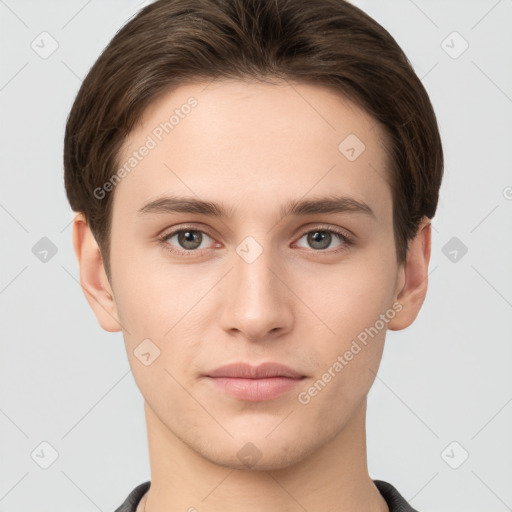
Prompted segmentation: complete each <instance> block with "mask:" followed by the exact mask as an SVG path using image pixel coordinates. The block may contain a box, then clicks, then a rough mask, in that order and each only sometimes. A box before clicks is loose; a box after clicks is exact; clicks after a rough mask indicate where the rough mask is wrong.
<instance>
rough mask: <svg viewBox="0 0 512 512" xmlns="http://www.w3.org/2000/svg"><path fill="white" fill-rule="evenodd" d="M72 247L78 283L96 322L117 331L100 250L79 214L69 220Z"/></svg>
mask: <svg viewBox="0 0 512 512" xmlns="http://www.w3.org/2000/svg"><path fill="white" fill-rule="evenodd" d="M73 247H74V250H75V254H76V257H77V259H78V266H79V271H80V284H81V286H82V290H83V292H84V295H85V298H86V299H87V302H88V303H89V305H90V306H91V308H92V310H93V312H94V314H95V316H96V318H97V320H98V322H99V324H100V325H101V327H102V328H103V329H105V330H106V331H108V332H118V331H120V330H121V323H120V321H119V316H118V313H117V307H116V304H115V301H114V293H113V290H112V288H111V286H110V283H109V282H108V279H107V275H106V272H105V268H104V265H103V259H102V257H101V252H100V249H99V247H98V244H97V242H96V239H95V238H94V235H93V234H92V232H91V230H90V228H89V225H88V224H87V220H86V219H85V216H84V215H83V214H82V213H77V215H76V216H75V219H74V221H73Z"/></svg>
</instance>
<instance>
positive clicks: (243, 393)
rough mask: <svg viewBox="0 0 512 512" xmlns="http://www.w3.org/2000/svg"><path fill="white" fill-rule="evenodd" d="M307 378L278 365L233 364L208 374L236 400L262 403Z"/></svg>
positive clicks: (213, 382)
mask: <svg viewBox="0 0 512 512" xmlns="http://www.w3.org/2000/svg"><path fill="white" fill-rule="evenodd" d="M305 378H306V376H305V375H302V374H300V373H299V372H297V371H295V370H293V369H292V368H289V367H288V366H285V365H282V364H279V363H269V362H267V363H262V364H260V365H259V366H251V365H250V364H247V363H232V364H228V365H226V366H221V367H220V368H217V369H216V370H213V371H211V372H209V373H208V375H206V380H207V381H208V382H209V383H210V384H211V385H212V386H213V387H214V389H216V390H220V391H221V392H222V393H224V394H227V395H230V396H231V397H233V398H235V399H237V400H243V401H249V402H262V401H268V400H273V399H274V398H277V397H279V396H280V395H283V394H285V393H289V392H291V391H292V390H293V389H295V388H296V387H297V386H298V385H299V383H301V381H302V379H305Z"/></svg>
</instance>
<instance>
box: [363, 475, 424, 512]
mask: <svg viewBox="0 0 512 512" xmlns="http://www.w3.org/2000/svg"><path fill="white" fill-rule="evenodd" d="M373 483H374V484H375V486H376V487H377V489H378V490H379V492H380V493H381V494H382V497H383V498H384V499H385V500H386V503H387V505H388V508H389V512H418V511H417V510H416V509H415V508H412V507H411V505H409V503H407V501H406V500H405V498H404V497H403V496H402V495H401V494H400V493H399V492H398V491H397V489H396V488H395V487H393V485H391V484H390V483H388V482H385V481H384V480H374V481H373Z"/></svg>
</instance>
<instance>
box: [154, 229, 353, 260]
mask: <svg viewBox="0 0 512 512" xmlns="http://www.w3.org/2000/svg"><path fill="white" fill-rule="evenodd" d="M184 231H194V232H197V233H203V234H205V235H207V236H209V237H210V238H212V239H213V236H211V235H210V234H209V233H208V232H206V231H203V230H201V229H196V228H195V227H194V226H183V227H181V228H179V229H175V230H174V231H170V232H168V233H165V234H164V235H162V236H161V237H159V238H158V241H159V243H160V244H161V245H162V246H163V248H164V249H165V250H167V251H169V252H170V253H171V254H173V255H179V256H186V257H192V256H197V254H198V253H201V251H202V250H206V249H202V250H201V249H199V250H198V249H194V250H186V249H182V250H178V249H175V248H174V247H172V246H171V245H169V244H168V243H167V241H168V240H169V239H170V238H172V237H173V236H174V235H176V234H178V233H181V232H184ZM314 231H321V232H325V233H332V234H334V235H336V236H338V237H339V238H340V240H341V241H342V242H343V243H344V244H343V245H342V246H341V247H340V248H338V249H336V250H335V251H329V250H328V249H318V250H315V249H311V250H312V251H313V252H315V253H319V254H322V255H333V254H337V253H339V252H342V251H345V250H347V248H348V247H350V246H351V245H353V244H354V242H355V240H354V238H352V237H351V236H349V235H348V234H347V233H345V232H344V231H341V230H339V229H338V228H334V227H332V226H329V228H326V227H314V228H313V229H308V230H307V231H304V232H303V233H302V234H301V235H300V237H299V238H298V240H300V239H301V238H302V237H303V236H304V235H307V234H309V233H312V232H314Z"/></svg>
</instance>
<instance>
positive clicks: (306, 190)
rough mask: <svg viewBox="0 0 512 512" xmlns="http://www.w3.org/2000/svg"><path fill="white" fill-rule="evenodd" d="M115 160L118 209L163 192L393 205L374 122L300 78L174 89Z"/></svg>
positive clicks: (262, 204)
mask: <svg viewBox="0 0 512 512" xmlns="http://www.w3.org/2000/svg"><path fill="white" fill-rule="evenodd" d="M144 147H145V148H147V149H144ZM141 153H144V155H143V156H141ZM118 164H119V167H124V168H125V170H126V171H127V172H125V173H124V175H125V177H123V179H122V180H121V181H120V182H119V184H118V185H117V186H116V191H115V197H114V203H117V205H118V206H117V208H118V209H119V208H122V209H123V210H124V211H125V213H128V211H129V210H136V209H138V207H140V206H141V205H142V204H143V203H144V202H146V201H148V200H149V199H152V198H155V197H158V196H160V195H165V194H166V193H172V195H187V196H191V195H195V196H198V197H201V198H204V199H212V198H213V197H218V198H219V199H223V200H224V199H226V200H227V201H228V202H229V199H231V203H236V204H234V208H235V209H238V208H245V209H249V208H250V207H251V206H252V207H253V208H258V209H259V210H260V211H262V209H263V208H266V209H267V210H268V209H272V208H274V206H273V205H274V203H275V201H276V197H279V198H282V199H283V201H286V200H288V199H295V198H299V197H303V196H305V195H308V194H310V195H317V196H318V195H322V194H325V193H332V192H333V191H336V192H340V193H344V194H347V195H350V196H352V197H354V198H356V199H360V200H362V201H364V202H367V203H371V204H372V209H373V210H374V211H376V213H378V214H379V215H382V216H385V215H387V214H388V213H389V212H390V208H391V195H390V190H389V186H388V184H387V182H386V179H387V171H386V167H387V155H386V151H385V146H384V138H383V134H382V131H381V129H380V126H379V125H378V124H377V123H376V122H375V120H374V119H373V118H372V117H370V116H369V115H368V114H367V113H366V112H365V111H364V110H363V109H362V108H360V107H358V106H357V105H355V104H354V103H352V102H350V101H349V100H347V99H345V98H344V97H343V96H341V95H340V94H339V93H337V92H336V91H335V90H334V89H333V88H328V87H325V86H319V85H312V84H307V83H296V82H281V83H278V84H269V83H261V82H254V81H251V82H249V81H239V80H222V81H217V82H210V83H198V82H195V83H188V84H184V85H181V86H179V87H178V88H176V89H174V90H172V91H169V92H166V93H164V94H162V95H161V96H160V97H159V98H158V99H156V100H154V101H153V102H152V103H151V104H150V105H149V107H148V108H147V109H146V111H145V112H144V114H143V116H142V117H141V119H140V122H139V123H138V125H137V126H136V128H135V129H134V130H133V131H132V132H131V133H130V135H129V136H128V137H127V139H126V140H125V143H124V145H123V148H122V150H121V152H120V154H119V158H118ZM280 207H281V202H280V203H279V204H275V209H276V211H277V210H278V209H279V208H280Z"/></svg>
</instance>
